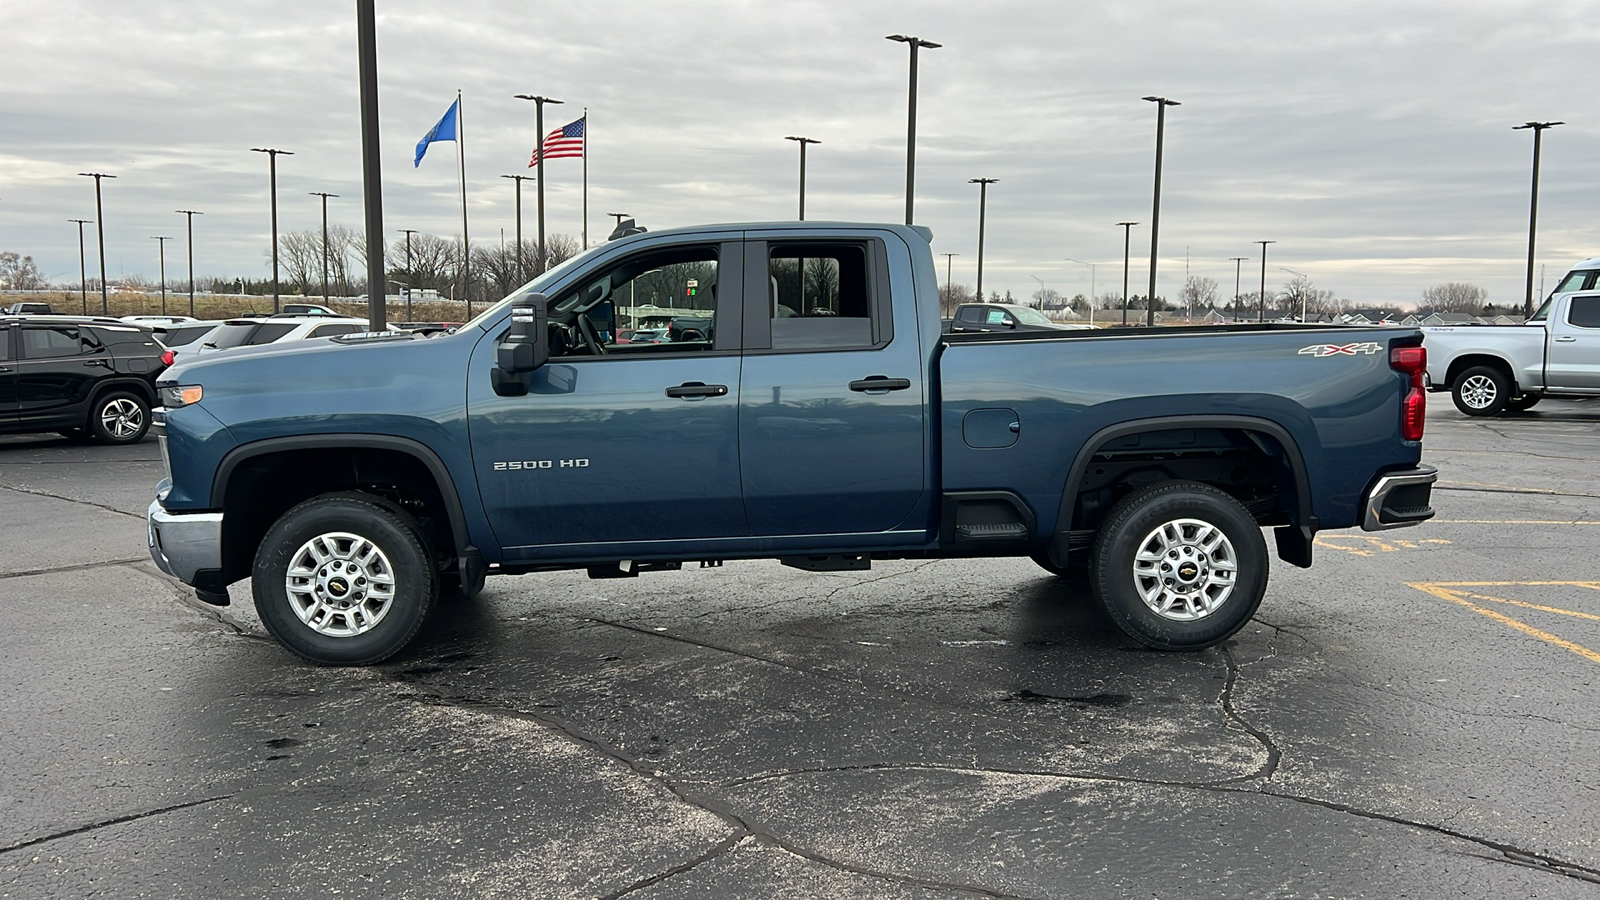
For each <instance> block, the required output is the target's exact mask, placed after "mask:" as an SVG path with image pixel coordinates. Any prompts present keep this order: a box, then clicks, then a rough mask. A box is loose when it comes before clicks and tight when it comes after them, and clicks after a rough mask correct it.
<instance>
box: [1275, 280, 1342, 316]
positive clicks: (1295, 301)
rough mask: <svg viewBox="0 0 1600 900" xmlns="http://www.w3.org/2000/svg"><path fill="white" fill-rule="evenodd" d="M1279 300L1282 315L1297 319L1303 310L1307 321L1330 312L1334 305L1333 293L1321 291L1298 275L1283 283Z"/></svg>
mask: <svg viewBox="0 0 1600 900" xmlns="http://www.w3.org/2000/svg"><path fill="white" fill-rule="evenodd" d="M1279 300H1280V301H1281V302H1282V309H1283V314H1284V315H1286V316H1295V317H1298V316H1299V315H1300V311H1301V309H1302V308H1303V309H1304V310H1305V314H1306V318H1307V319H1309V318H1311V317H1312V316H1317V315H1321V314H1322V313H1325V312H1332V311H1333V309H1334V304H1335V298H1334V294H1333V291H1325V290H1322V289H1320V288H1318V287H1317V286H1316V285H1315V284H1312V283H1311V279H1309V278H1303V277H1301V276H1299V275H1296V276H1295V277H1294V278H1293V279H1292V280H1290V281H1287V282H1285V283H1284V285H1283V293H1282V294H1281V295H1279Z"/></svg>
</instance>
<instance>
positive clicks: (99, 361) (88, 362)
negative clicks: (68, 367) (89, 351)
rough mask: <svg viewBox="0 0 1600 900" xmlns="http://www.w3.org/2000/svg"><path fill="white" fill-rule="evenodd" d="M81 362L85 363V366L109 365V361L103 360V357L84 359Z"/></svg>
mask: <svg viewBox="0 0 1600 900" xmlns="http://www.w3.org/2000/svg"><path fill="white" fill-rule="evenodd" d="M83 364H84V365H86V366H109V365H111V363H109V362H107V361H105V360H103V359H86V360H84V361H83Z"/></svg>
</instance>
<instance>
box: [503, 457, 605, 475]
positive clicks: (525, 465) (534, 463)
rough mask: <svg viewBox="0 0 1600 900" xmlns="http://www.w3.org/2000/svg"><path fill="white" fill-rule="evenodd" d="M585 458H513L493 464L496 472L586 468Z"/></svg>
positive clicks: (587, 466)
mask: <svg viewBox="0 0 1600 900" xmlns="http://www.w3.org/2000/svg"><path fill="white" fill-rule="evenodd" d="M587 468H589V461H588V460H587V459H513V460H508V461H506V462H497V463H495V464H494V470H495V471H496V472H507V471H516V470H519V469H587Z"/></svg>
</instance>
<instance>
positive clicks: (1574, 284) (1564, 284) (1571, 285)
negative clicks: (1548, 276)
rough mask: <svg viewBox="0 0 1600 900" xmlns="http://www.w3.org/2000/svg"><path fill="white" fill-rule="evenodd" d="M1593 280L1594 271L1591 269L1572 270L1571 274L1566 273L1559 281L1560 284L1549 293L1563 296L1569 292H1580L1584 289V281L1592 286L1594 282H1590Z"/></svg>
mask: <svg viewBox="0 0 1600 900" xmlns="http://www.w3.org/2000/svg"><path fill="white" fill-rule="evenodd" d="M1593 278H1594V270H1593V269H1573V270H1572V271H1571V272H1568V273H1567V274H1566V276H1565V277H1564V278H1562V279H1561V283H1560V284H1558V285H1556V289H1555V290H1554V291H1551V293H1552V294H1565V293H1567V292H1569V291H1581V290H1583V289H1584V282H1585V280H1588V282H1589V283H1590V284H1593V283H1594V281H1593V280H1592V279H1593Z"/></svg>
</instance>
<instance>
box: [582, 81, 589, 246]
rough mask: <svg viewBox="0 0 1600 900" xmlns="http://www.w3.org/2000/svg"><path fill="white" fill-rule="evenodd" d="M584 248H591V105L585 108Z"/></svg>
mask: <svg viewBox="0 0 1600 900" xmlns="http://www.w3.org/2000/svg"><path fill="white" fill-rule="evenodd" d="M583 249H585V250H587V249H589V107H587V106H585V107H584V108H583Z"/></svg>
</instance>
